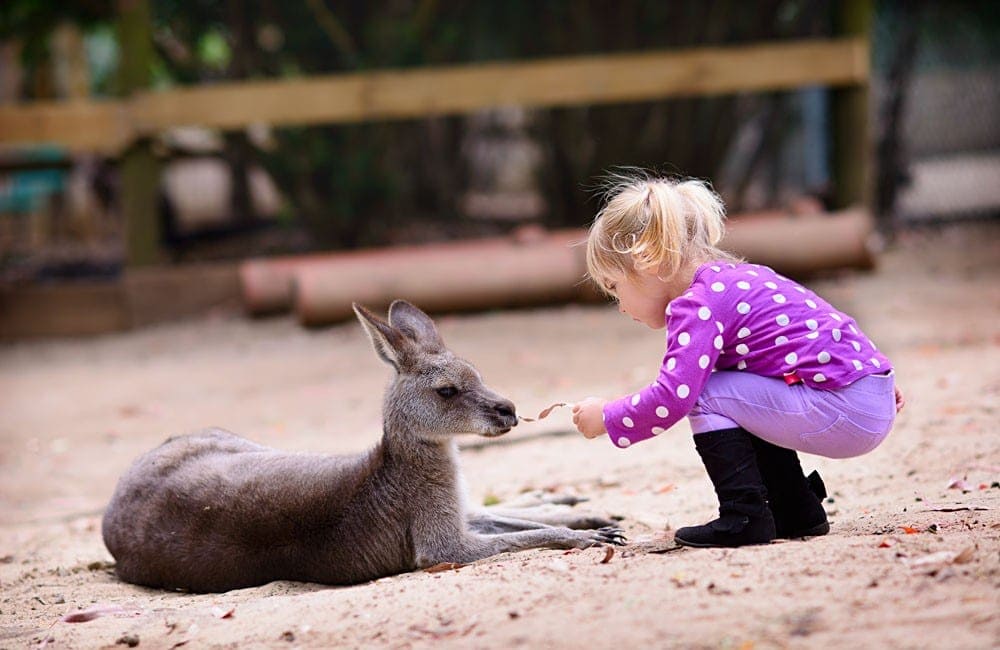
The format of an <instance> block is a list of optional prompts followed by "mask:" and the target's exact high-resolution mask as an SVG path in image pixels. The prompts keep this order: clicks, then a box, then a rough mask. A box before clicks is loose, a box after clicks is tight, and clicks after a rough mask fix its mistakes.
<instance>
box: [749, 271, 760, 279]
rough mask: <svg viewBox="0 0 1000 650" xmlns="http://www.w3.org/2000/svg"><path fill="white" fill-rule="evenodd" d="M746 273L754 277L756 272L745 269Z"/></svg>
mask: <svg viewBox="0 0 1000 650" xmlns="http://www.w3.org/2000/svg"><path fill="white" fill-rule="evenodd" d="M747 275H752V276H753V277H755V278H756V277H757V275H758V273H757V272H756V271H747Z"/></svg>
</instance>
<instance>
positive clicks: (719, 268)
mask: <svg viewBox="0 0 1000 650" xmlns="http://www.w3.org/2000/svg"><path fill="white" fill-rule="evenodd" d="M712 270H713V271H715V272H716V273H718V272H719V271H721V270H722V267H719V266H713V267H712Z"/></svg>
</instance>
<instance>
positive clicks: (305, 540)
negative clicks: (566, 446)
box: [102, 300, 624, 592]
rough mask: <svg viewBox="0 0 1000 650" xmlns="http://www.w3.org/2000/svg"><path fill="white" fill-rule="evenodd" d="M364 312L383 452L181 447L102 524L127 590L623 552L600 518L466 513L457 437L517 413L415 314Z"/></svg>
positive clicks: (131, 480)
mask: <svg viewBox="0 0 1000 650" xmlns="http://www.w3.org/2000/svg"><path fill="white" fill-rule="evenodd" d="M354 311H355V313H356V314H357V317H358V320H360V321H361V324H362V325H363V326H364V329H365V331H366V332H367V334H368V336H369V338H370V339H371V342H372V345H373V346H374V348H375V352H376V353H377V354H378V356H379V357H381V359H382V360H383V361H385V362H386V363H388V364H389V365H390V366H392V367H393V368H394V369H395V374H394V376H393V379H392V381H391V382H390V383H389V386H388V388H387V390H386V392H385V397H384V403H383V409H382V410H383V434H382V439H381V441H380V442H379V443H378V444H376V445H375V446H374V447H373V448H371V449H369V450H368V451H366V452H363V453H360V454H356V455H347V456H325V455H316V454H301V453H297V454H296V453H286V452H282V451H279V450H276V449H271V448H268V447H265V446H262V445H259V444H256V443H253V442H250V441H249V440H246V439H244V438H241V437H239V436H236V435H234V434H232V433H229V432H228V431H224V430H222V429H215V428H212V429H206V430H203V431H199V432H196V433H192V434H189V435H184V436H176V437H173V438H170V439H168V440H167V441H166V442H164V443H163V444H162V445H160V446H159V447H157V448H156V449H153V450H152V451H150V452H148V453H146V454H145V455H143V456H141V457H139V458H138V459H137V460H136V461H135V463H134V464H133V465H132V467H131V468H130V469H129V470H128V471H127V472H126V473H125V474H124V476H122V478H121V480H120V481H119V483H118V486H117V488H116V489H115V493H114V495H113V497H112V499H111V502H110V504H109V505H108V508H107V511H106V512H105V514H104V519H103V522H102V533H103V537H104V543H105V545H106V546H107V548H108V550H109V551H110V552H111V555H113V556H114V558H115V560H116V572H117V574H118V576H119V577H120V578H121V579H122V580H124V581H126V582H131V583H134V584H139V585H146V586H150V587H159V588H167V589H180V590H186V591H192V592H220V591H228V590H230V589H237V588H241V587H251V586H255V585H261V584H265V583H268V582H271V581H274V580H296V581H301V582H317V583H323V584H331V585H349V584H356V583H359V582H365V581H369V580H373V579H375V578H379V577H383V576H388V575H394V574H398V573H403V572H407V571H413V570H415V569H420V568H426V567H429V566H432V565H435V564H438V563H441V562H454V563H468V562H473V561H475V560H479V559H482V558H485V557H489V556H491V555H495V554H498V553H504V552H508V551H518V550H523V549H532V548H586V547H590V546H594V545H599V544H604V543H610V544H621V543H623V542H624V537H623V536H622V532H621V530H620V529H618V528H617V527H615V525H614V522H613V521H610V520H606V519H602V518H599V517H596V518H595V517H592V516H585V515H581V516H579V517H576V518H573V517H566V516H565V515H562V516H558V515H557V517H559V520H558V521H559V523H561V524H563V525H559V526H555V525H550V522H547V521H544V520H543V519H544V518H542V517H539V518H533V519H531V520H529V519H523V518H518V516H517V515H521V516H526V515H527V513H529V512H530V511H526V510H520V511H511V512H508V513H503V512H490V511H489V510H481V511H477V512H473V511H470V510H468V509H467V507H466V503H465V494H464V485H463V483H462V478H461V474H460V471H459V466H458V449H457V444H456V440H455V436H457V435H459V434H464V433H475V434H479V435H481V436H487V437H492V436H499V435H503V434H504V433H507V432H508V431H510V430H511V428H512V427H514V426H515V425H516V424H517V415H516V414H515V408H514V404H513V403H512V402H510V401H509V400H507V399H504V398H503V397H501V396H500V395H498V394H497V393H495V392H493V391H492V390H490V389H489V388H487V387H486V386H485V385H484V384H483V381H482V378H481V377H480V375H479V373H478V371H477V370H476V369H475V368H474V367H473V366H472V365H471V364H469V363H468V362H467V361H464V360H462V359H460V358H458V357H457V356H455V355H454V354H452V353H451V352H450V351H449V350H448V349H447V348H446V347H445V345H444V342H443V341H442V339H441V337H440V335H439V334H438V331H437V328H436V327H435V325H434V322H433V321H432V320H431V319H430V317H428V316H427V315H426V314H425V313H424V312H422V311H420V310H419V309H418V308H417V307H415V306H413V305H411V304H409V303H407V302H405V301H402V300H397V301H395V302H393V303H392V305H391V306H390V308H389V315H388V322H386V321H384V320H382V319H381V318H379V317H378V316H376V315H375V314H373V313H371V312H370V311H368V310H367V309H365V308H364V307H362V306H360V305H357V304H355V305H354ZM512 515H513V516H512ZM581 528H582V530H581Z"/></svg>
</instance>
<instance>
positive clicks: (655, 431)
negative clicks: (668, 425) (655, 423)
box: [649, 427, 666, 436]
mask: <svg viewBox="0 0 1000 650" xmlns="http://www.w3.org/2000/svg"><path fill="white" fill-rule="evenodd" d="M664 431H666V429H664V428H663V427H653V428H652V429H650V430H649V432H650V433H651V434H653V435H654V436H658V435H660V434H661V433H663V432H664Z"/></svg>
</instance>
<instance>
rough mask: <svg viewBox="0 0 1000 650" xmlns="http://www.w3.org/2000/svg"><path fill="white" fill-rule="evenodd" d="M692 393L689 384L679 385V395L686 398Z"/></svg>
mask: <svg viewBox="0 0 1000 650" xmlns="http://www.w3.org/2000/svg"><path fill="white" fill-rule="evenodd" d="M690 394H691V389H690V388H688V385H687V384H681V385H680V386H678V387H677V397H680V398H681V399H684V398H685V397H687V396H688V395H690Z"/></svg>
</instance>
